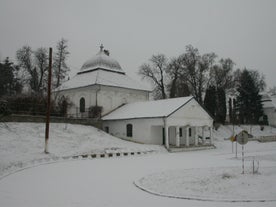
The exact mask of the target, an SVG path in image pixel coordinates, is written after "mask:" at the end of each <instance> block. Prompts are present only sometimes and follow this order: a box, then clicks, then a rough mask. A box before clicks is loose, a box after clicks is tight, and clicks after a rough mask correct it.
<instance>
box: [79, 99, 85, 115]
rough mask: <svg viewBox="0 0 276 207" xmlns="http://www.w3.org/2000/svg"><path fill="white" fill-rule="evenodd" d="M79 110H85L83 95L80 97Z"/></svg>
mask: <svg viewBox="0 0 276 207" xmlns="http://www.w3.org/2000/svg"><path fill="white" fill-rule="evenodd" d="M80 112H81V113H83V112H85V99H84V98H83V97H82V98H81V99H80Z"/></svg>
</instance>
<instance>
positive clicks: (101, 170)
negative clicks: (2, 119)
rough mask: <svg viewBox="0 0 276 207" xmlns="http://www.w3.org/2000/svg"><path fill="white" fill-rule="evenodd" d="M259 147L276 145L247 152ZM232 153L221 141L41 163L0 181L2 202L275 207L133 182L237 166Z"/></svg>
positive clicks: (11, 204)
mask: <svg viewBox="0 0 276 207" xmlns="http://www.w3.org/2000/svg"><path fill="white" fill-rule="evenodd" d="M223 146H224V147H223ZM262 148H263V149H266V148H269V149H271V150H273V149H274V150H275V149H276V144H275V143H272V144H262V145H260V144H258V143H256V142H252V143H249V145H248V147H247V149H248V151H249V152H250V153H248V155H255V154H256V153H254V151H255V150H257V149H258V150H259V152H258V154H259V155H262V153H265V150H263V151H262V150H261V149H262ZM229 149H230V148H229ZM261 151H262V152H261ZM233 156H234V155H233V154H231V152H230V153H229V152H228V151H227V150H225V144H223V145H222V146H220V148H219V149H215V150H206V151H197V152H184V153H173V154H167V153H163V154H162V153H161V154H153V155H143V156H136V157H123V158H105V159H91V160H89V159H87V160H77V161H69V162H61V163H54V164H48V165H41V166H38V167H34V168H30V169H26V170H23V171H20V172H18V173H15V174H12V175H10V176H8V177H5V178H3V179H2V180H0V206H5V207H16V206H20V207H24V206H26V207H27V206H28V207H31V206H35V207H37V206H45V207H46V206H47V207H49V206H58V207H63V206H64V207H65V206H78V207H80V206H112V207H114V206H197V207H198V206H250V207H254V206H271V207H272V206H275V205H276V202H264V203H255V202H253V203H226V202H210V201H205V202H203V201H194V200H184V199H173V198H165V197H159V196H155V195H152V194H149V193H147V192H144V191H142V190H140V189H138V188H136V187H135V186H134V184H133V182H134V181H135V180H137V179H140V178H141V177H144V176H145V175H149V174H152V173H156V172H161V171H167V170H178V169H194V168H199V170H203V169H204V168H210V167H230V166H236V167H237V166H238V167H239V166H240V165H241V162H240V160H237V159H233ZM262 166H276V163H275V160H272V161H271V160H270V161H267V160H263V161H262ZM274 182H275V181H274ZM275 188H276V187H275ZM240 190H242V189H240ZM260 190H262V189H260ZM275 197H276V196H275Z"/></svg>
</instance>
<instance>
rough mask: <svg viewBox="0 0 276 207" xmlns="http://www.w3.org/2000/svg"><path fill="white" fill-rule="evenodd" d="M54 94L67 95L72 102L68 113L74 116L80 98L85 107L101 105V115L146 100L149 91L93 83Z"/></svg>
mask: <svg viewBox="0 0 276 207" xmlns="http://www.w3.org/2000/svg"><path fill="white" fill-rule="evenodd" d="M54 95H55V96H58V97H61V96H64V97H67V98H68V99H69V101H70V102H71V103H72V105H71V107H70V108H69V109H68V115H69V116H70V115H72V116H76V114H77V113H79V111H77V110H79V107H80V106H79V103H80V99H81V98H82V97H83V98H84V99H85V108H89V107H90V106H95V105H96V100H97V105H98V106H102V107H103V111H102V115H104V114H106V113H109V112H110V111H112V110H114V109H116V108H117V107H119V106H121V105H122V104H125V103H132V102H137V101H147V100H148V98H149V92H147V91H140V90H133V89H126V88H119V87H109V86H100V85H93V86H88V87H83V88H75V89H70V90H64V91H59V92H55V93H54Z"/></svg>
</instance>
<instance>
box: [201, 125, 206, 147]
mask: <svg viewBox="0 0 276 207" xmlns="http://www.w3.org/2000/svg"><path fill="white" fill-rule="evenodd" d="M204 130H205V126H203V127H202V143H203V144H204V145H205V144H206V137H205V134H204Z"/></svg>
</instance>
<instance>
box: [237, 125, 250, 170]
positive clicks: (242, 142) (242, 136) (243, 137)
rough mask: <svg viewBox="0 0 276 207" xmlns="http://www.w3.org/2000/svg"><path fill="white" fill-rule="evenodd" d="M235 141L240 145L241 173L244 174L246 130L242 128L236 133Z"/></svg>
mask: <svg viewBox="0 0 276 207" xmlns="http://www.w3.org/2000/svg"><path fill="white" fill-rule="evenodd" d="M237 142H238V143H239V144H240V145H242V174H244V145H245V144H247V142H248V132H247V131H245V130H243V131H241V132H240V133H239V134H238V135H237Z"/></svg>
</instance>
